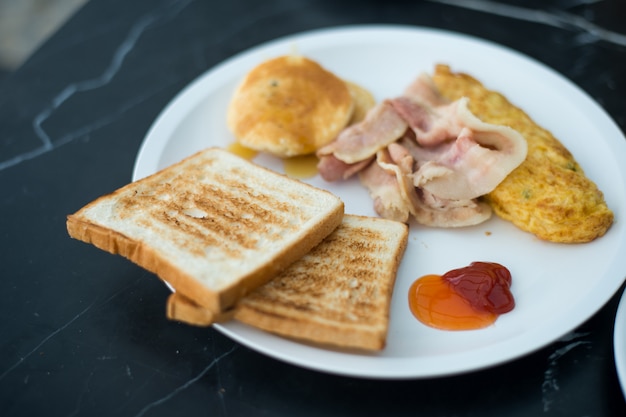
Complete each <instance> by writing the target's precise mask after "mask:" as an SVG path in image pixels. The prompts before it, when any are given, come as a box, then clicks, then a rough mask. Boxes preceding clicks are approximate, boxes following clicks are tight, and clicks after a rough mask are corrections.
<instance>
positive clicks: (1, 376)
mask: <svg viewBox="0 0 626 417" xmlns="http://www.w3.org/2000/svg"><path fill="white" fill-rule="evenodd" d="M94 304H95V301H94V302H93V303H91V304H90V305H88V306H87V307H85V309H84V310H83V311H81V312H80V313H78V314H77V315H75V316H74V317H73V318H72V319H71V320H70V321H68V322H67V323H65V324H64V325H63V326H61V327H59V328H58V329H56V330H55V331H53V332H52V333H50V334H49V335H48V336H46V337H44V338H43V340H42V341H41V342H39V343H38V344H37V346H35V347H34V348H33V349H31V350H30V351H29V352H28V353H26V355H24V356H22V357H21V358H19V359H18V361H17V362H15V363H14V364H13V365H11V366H10V367H9V368H8V369H7V370H5V371H4V372H3V373H2V374H0V381H1V380H2V379H4V377H5V376H7V375H8V374H9V373H11V371H13V370H14V369H15V368H17V367H18V366H20V365H21V364H22V363H23V362H24V361H25V360H26V359H28V358H29V357H30V356H31V355H32V354H34V353H35V352H37V351H38V350H39V348H41V347H42V346H43V345H44V344H46V342H47V341H48V340H50V339H52V338H53V337H54V336H56V335H57V334H59V333H60V332H62V331H63V330H65V329H66V328H67V327H68V326H70V325H71V324H72V323H74V322H75V321H76V320H78V319H79V318H80V317H81V316H83V315H84V314H85V313H86V312H87V311H89V309H90V308H91V307H93V305H94Z"/></svg>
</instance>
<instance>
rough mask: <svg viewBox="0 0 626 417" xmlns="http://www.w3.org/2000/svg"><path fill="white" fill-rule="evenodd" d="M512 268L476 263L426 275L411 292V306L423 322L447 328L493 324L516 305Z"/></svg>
mask: <svg viewBox="0 0 626 417" xmlns="http://www.w3.org/2000/svg"><path fill="white" fill-rule="evenodd" d="M511 284H512V279H511V273H510V272H509V270H508V269H507V268H506V267H504V266H502V265H500V264H498V263H495V262H473V263H471V264H470V265H469V266H467V267H463V268H459V269H454V270H451V271H449V272H446V273H445V274H443V275H425V276H423V277H420V278H419V279H417V280H416V281H415V282H414V283H413V285H412V286H411V289H410V291H409V307H410V309H411V312H412V313H413V315H414V316H415V317H416V318H417V319H418V320H420V321H421V322H422V323H424V324H426V325H428V326H431V327H435V328H438V329H443V330H473V329H480V328H483V327H487V326H489V325H491V324H493V323H494V322H495V321H496V319H497V318H498V316H499V315H500V314H504V313H507V312H509V311H511V310H513V308H514V307H515V299H514V298H513V294H512V293H511V291H510V287H511Z"/></svg>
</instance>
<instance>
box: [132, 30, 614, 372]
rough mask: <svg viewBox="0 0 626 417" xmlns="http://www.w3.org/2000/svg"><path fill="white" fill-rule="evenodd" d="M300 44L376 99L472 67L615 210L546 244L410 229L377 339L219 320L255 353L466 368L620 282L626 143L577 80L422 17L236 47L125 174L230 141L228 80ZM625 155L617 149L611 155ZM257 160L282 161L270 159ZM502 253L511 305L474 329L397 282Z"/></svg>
mask: <svg viewBox="0 0 626 417" xmlns="http://www.w3.org/2000/svg"><path fill="white" fill-rule="evenodd" d="M294 50H295V51H297V52H299V53H300V54H303V55H305V56H307V57H309V58H312V59H315V60H316V61H318V62H319V63H320V64H322V65H323V66H325V67H326V68H328V69H329V70H331V71H333V72H334V73H335V74H337V75H338V76H340V77H342V78H344V79H347V80H351V81H353V82H356V83H358V84H360V85H362V86H364V87H366V88H368V89H369V90H370V91H371V92H372V93H373V94H374V95H375V97H376V98H377V99H379V100H380V99H383V98H387V97H393V96H396V95H399V94H401V93H402V91H403V90H404V88H405V86H407V85H408V84H409V83H410V82H411V81H413V80H414V79H415V78H416V77H417V75H418V74H419V73H421V72H424V71H426V72H431V71H432V70H433V66H434V64H435V63H447V64H449V65H450V66H451V67H452V69H453V70H455V71H464V72H468V73H470V74H472V75H474V76H475V77H477V78H478V79H479V80H481V81H482V82H483V83H485V84H486V85H487V86H488V87H489V88H491V89H495V90H498V91H500V92H502V93H504V94H505V95H506V96H507V97H508V98H509V99H510V100H511V101H512V102H513V103H515V104H517V105H519V106H521V107H522V108H523V109H524V110H526V111H527V113H529V114H530V116H531V117H533V118H534V119H535V121H536V122H538V123H539V124H540V125H542V126H544V127H546V128H548V129H549V130H551V131H552V132H553V133H554V134H555V135H556V136H557V137H558V138H560V139H561V140H562V142H563V143H564V144H565V145H566V146H567V147H568V148H569V149H570V151H572V152H573V154H574V155H575V157H576V158H577V159H578V161H579V162H580V163H581V165H582V167H583V168H584V169H585V171H586V173H587V175H588V176H589V177H590V178H592V179H593V180H594V181H595V182H596V183H597V184H598V185H599V186H600V188H601V189H602V190H603V191H604V193H605V197H606V200H607V202H608V205H609V206H610V207H611V208H612V210H613V211H614V212H615V213H616V215H617V217H616V222H615V224H614V225H613V227H612V228H611V229H610V230H609V232H608V233H607V234H606V235H605V236H604V237H602V238H601V239H598V240H596V241H594V242H592V243H588V244H581V245H560V244H554V243H547V242H542V241H540V240H538V239H536V238H535V237H534V236H532V235H530V234H528V233H524V232H522V231H520V230H518V229H517V228H515V227H514V226H512V225H511V224H509V223H507V222H505V221H502V220H500V219H498V218H496V217H494V218H492V219H491V220H489V221H488V222H486V223H483V224H481V225H479V226H476V227H470V228H466V229H462V230H458V229H455V230H444V229H429V228H425V227H419V226H413V227H412V228H411V232H410V237H409V244H408V248H407V251H406V255H405V257H404V259H403V262H402V264H401V266H400V269H399V273H398V277H397V281H396V286H395V290H394V294H393V300H392V309H391V322H390V328H389V334H388V341H387V347H386V348H385V349H384V350H383V351H382V352H380V353H375V354H356V353H353V352H341V351H335V350H332V349H322V348H318V347H314V346H309V345H307V344H302V343H297V342H293V341H290V340H286V339H283V338H281V337H277V336H273V335H271V334H268V333H264V332H262V331H258V330H255V329H253V328H250V327H247V326H245V325H242V324H240V323H236V322H232V323H227V324H221V325H216V326H215V328H216V329H218V330H219V331H221V332H223V333H224V334H226V335H227V336H229V337H231V338H232V339H234V340H236V341H238V342H240V343H241V344H244V345H246V346H249V347H250V348H252V349H255V350H257V351H259V352H262V353H263V354H266V355H269V356H271V357H274V358H277V359H280V360H282V361H286V362H289V363H292V364H296V365H299V366H303V367H306V368H310V369H315V370H319V371H324V372H329V373H336V374H342V375H350V376H358V377H369V378H421V377H433V376H441V375H450V374H455V373H461V372H467V371H471V370H476V369H480V368H485V367H489V366H493V365H496V364H500V363H502V362H505V361H509V360H512V359H515V358H518V357H520V356H522V355H525V354H528V353H529V352H532V351H534V350H536V349H538V348H541V347H543V346H545V345H547V344H549V343H550V342H552V341H554V340H556V339H557V338H559V337H561V336H562V335H564V334H565V333H567V332H569V331H570V330H572V329H574V328H575V327H577V326H578V325H579V324H581V323H582V322H583V321H585V320H586V319H587V318H589V317H590V316H592V315H593V314H594V313H595V312H596V311H597V310H598V309H600V308H601V307H602V306H603V305H604V303H605V302H606V301H608V299H609V298H610V297H611V296H612V295H613V294H614V293H615V292H616V291H617V290H618V288H619V286H620V284H621V283H622V281H623V279H624V275H625V271H626V258H624V257H623V256H622V254H623V253H626V232H625V228H626V222H624V221H621V219H620V218H619V216H620V214H621V213H624V210H625V207H626V201H625V200H626V195H625V193H626V185H625V180H626V164H624V161H623V159H624V157H625V155H626V141H625V139H624V136H623V135H622V133H621V132H620V130H619V129H618V128H617V126H616V125H615V123H614V122H613V121H612V120H611V119H610V118H609V117H608V116H607V114H606V113H605V112H604V111H603V110H602V109H601V108H600V107H599V106H598V105H597V104H596V103H595V102H594V101H593V100H591V99H590V98H589V97H588V96H587V95H586V94H585V93H583V92H582V91H581V90H580V89H579V88H578V87H576V86H575V85H573V84H572V83H570V82H568V81H567V80H566V79H565V78H563V77H562V76H560V75H559V74H557V73H555V72H554V71H552V70H550V69H549V68H546V67H545V66H543V65H541V64H539V63H538V62H536V61H534V60H532V59H529V58H528V57H525V56H523V55H521V54H519V53H517V52H514V51H511V50H509V49H506V48H503V47H501V46H498V45H495V44H492V43H489V42H485V41H483V40H479V39H475V38H470V37H467V36H463V35H459V34H454V33H449V32H443V31H438V30H432V29H422V28H416V27H397V26H355V27H343V28H335V29H326V30H320V31H315V32H308V33H303V34H297V35H294V36H289V37H286V38H282V39H279V40H276V41H272V42H269V43H266V44H263V45H261V46H258V47H255V48H252V49H250V50H248V51H245V52H243V53H241V54H239V55H237V56H235V57H233V58H231V59H229V60H227V61H225V62H223V63H222V64H220V65H218V66H216V67H214V68H213V69H211V70H209V71H207V72H206V73H205V74H204V75H202V76H200V77H199V78H198V79H196V80H195V81H194V82H192V83H191V84H190V85H189V86H188V87H187V88H185V89H184V90H183V91H181V92H180V94H179V95H178V96H177V97H175V98H174V99H173V100H172V102H171V103H170V104H169V105H168V106H167V107H166V108H165V109H164V111H163V112H162V113H161V115H160V116H159V117H158V119H157V120H156V121H155V123H154V124H153V126H152V127H151V129H150V131H149V132H148V134H147V136H146V138H145V140H144V143H143V144H142V147H141V149H140V152H139V154H138V156H137V160H136V165H135V170H134V173H133V179H134V180H136V179H139V178H142V177H144V176H146V175H148V174H151V173H153V172H155V171H157V170H159V169H161V168H164V167H166V166H168V165H170V164H171V163H174V162H177V161H179V160H180V159H182V158H184V157H186V156H188V155H190V154H192V153H194V152H196V151H198V150H200V149H203V148H205V147H208V146H223V147H225V146H227V145H228V144H230V143H231V142H232V141H233V137H232V135H231V134H230V133H229V131H228V129H227V127H226V122H225V120H226V108H227V105H228V102H229V100H230V97H231V95H232V93H233V90H234V88H235V87H236V85H237V83H238V82H239V81H240V80H241V79H242V77H243V76H244V75H245V74H246V73H247V72H248V71H249V70H251V69H252V68H253V67H254V66H256V65H257V64H259V63H260V62H262V61H264V60H266V59H269V58H272V57H275V56H278V55H283V54H289V53H291V52H293V51H294ZM620 159H621V160H620ZM256 162H258V163H259V164H261V165H264V166H267V167H269V168H271V169H274V170H276V171H279V172H283V168H282V164H281V162H280V161H279V160H278V159H274V158H271V157H267V156H260V157H258V158H257V159H256ZM307 182H309V183H311V184H313V185H316V186H319V187H322V188H326V189H328V190H330V191H332V192H334V193H335V194H337V195H338V196H340V197H341V198H342V199H343V201H344V202H345V205H346V212H348V213H354V214H363V215H374V211H373V209H372V203H371V200H370V199H369V197H368V194H367V192H366V190H365V189H364V188H363V187H362V186H361V185H360V184H359V183H358V181H348V182H342V183H336V184H335V183H333V184H330V183H326V182H324V181H323V180H322V179H321V178H319V176H318V177H315V178H312V179H310V180H307ZM477 260H482V261H493V262H499V263H501V264H503V265H506V266H507V267H508V268H509V269H510V271H511V273H512V275H513V286H512V291H513V293H514V295H515V298H516V302H517V306H516V308H515V309H514V310H513V311H512V312H511V313H508V314H505V315H503V316H501V317H500V318H499V319H498V320H497V322H496V323H495V324H494V325H492V326H490V327H488V328H486V329H483V330H476V331H459V332H450V331H440V330H435V329H432V328H428V327H426V326H424V325H422V324H421V323H419V322H418V321H417V320H416V319H415V318H414V317H413V316H412V315H411V312H410V311H409V306H408V303H407V293H408V289H409V286H410V285H411V283H412V282H413V281H414V280H415V279H416V278H418V277H419V276H421V275H424V274H429V273H444V272H446V271H448V270H450V269H454V268H458V267H462V266H465V265H467V264H469V263H471V262H472V261H477Z"/></svg>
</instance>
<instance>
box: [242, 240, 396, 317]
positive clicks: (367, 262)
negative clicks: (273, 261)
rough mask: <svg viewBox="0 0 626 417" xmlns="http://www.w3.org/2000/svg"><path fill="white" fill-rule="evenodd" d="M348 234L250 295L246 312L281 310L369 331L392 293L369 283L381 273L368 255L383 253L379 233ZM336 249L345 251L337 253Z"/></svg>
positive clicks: (379, 265)
mask: <svg viewBox="0 0 626 417" xmlns="http://www.w3.org/2000/svg"><path fill="white" fill-rule="evenodd" d="M351 233H352V235H347V234H342V233H334V234H332V235H330V236H329V237H328V238H327V239H326V241H325V242H324V244H322V245H319V246H317V247H316V248H314V249H313V250H312V251H311V253H310V255H307V256H305V257H303V258H302V259H301V260H300V261H299V262H298V264H297V265H294V266H292V268H290V269H289V270H288V271H286V273H284V274H281V275H279V276H278V277H277V278H275V279H274V280H272V281H271V282H269V283H268V284H266V285H265V286H263V287H261V288H259V289H257V291H255V293H253V294H251V295H249V296H248V298H247V299H245V300H244V301H243V302H244V304H245V305H246V308H249V309H252V310H256V311H258V312H262V313H263V314H266V315H273V316H277V317H280V316H281V314H280V311H281V310H284V311H291V312H292V314H293V311H298V312H299V313H301V314H302V315H303V316H304V315H306V314H307V313H311V312H315V315H316V316H317V317H318V319H320V320H324V319H328V320H337V318H338V317H341V320H343V321H346V322H362V321H364V320H365V321H367V322H369V325H370V326H371V325H377V324H380V323H382V319H381V321H380V323H378V320H377V318H380V317H383V316H382V315H380V313H379V312H378V311H379V310H380V311H384V310H385V309H386V306H385V305H384V304H383V303H380V299H381V297H383V296H384V294H385V293H386V292H388V291H391V289H390V288H388V287H387V286H386V285H385V284H381V283H378V282H376V283H374V284H372V283H371V280H372V272H374V273H376V271H381V270H382V268H383V261H382V260H381V259H378V258H377V257H375V256H372V254H375V253H378V252H379V251H380V252H383V251H384V248H383V246H384V242H385V240H384V239H385V236H384V233H382V232H379V231H375V230H359V231H358V234H359V236H358V237H357V238H355V237H354V236H355V234H356V233H357V231H356V229H354V230H352V231H351ZM336 247H343V248H347V249H346V250H343V249H342V251H340V252H337V251H336V250H334V249H333V248H336ZM327 259H332V260H333V261H332V262H326V261H325V260H327ZM330 298H332V299H333V300H335V301H329V299H330ZM321 300H324V301H321ZM342 300H350V301H349V302H346V301H342ZM319 303H324V305H323V306H322V305H320V304H319Z"/></svg>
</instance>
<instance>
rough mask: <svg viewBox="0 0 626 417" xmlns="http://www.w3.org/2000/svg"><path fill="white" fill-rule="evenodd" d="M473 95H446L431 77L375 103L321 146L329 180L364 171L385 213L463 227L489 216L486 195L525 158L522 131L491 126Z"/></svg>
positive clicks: (323, 169) (380, 211) (380, 210)
mask: <svg viewBox="0 0 626 417" xmlns="http://www.w3.org/2000/svg"><path fill="white" fill-rule="evenodd" d="M468 104H469V103H468V100H467V99H466V98H460V99H459V100H456V101H449V100H446V99H444V98H443V97H442V96H441V95H440V94H439V92H438V90H437V88H436V87H435V85H434V84H433V82H432V80H431V79H430V77H429V76H428V75H426V74H422V75H421V76H419V77H418V78H417V79H416V80H415V81H414V82H413V83H411V84H410V85H409V86H408V87H407V88H406V90H405V91H404V93H403V94H402V95H401V96H399V97H395V98H392V99H386V100H384V101H382V102H380V103H378V104H377V105H376V106H375V107H373V108H372V109H371V110H370V111H369V112H368V113H367V115H366V117H365V118H364V119H363V120H362V121H361V122H359V123H356V124H353V125H350V126H348V127H346V128H345V129H344V130H342V132H341V133H340V134H339V135H338V137H337V138H336V139H335V140H334V141H332V142H331V143H329V144H328V145H326V146H324V147H322V148H321V149H319V150H318V151H317V156H318V157H319V158H320V162H319V164H318V169H319V172H320V175H321V176H322V177H323V178H324V179H325V180H327V181H337V180H342V179H347V178H350V177H351V176H353V175H356V174H358V176H359V179H360V181H361V183H362V184H363V185H364V186H365V187H367V189H368V190H369V193H370V195H371V197H372V199H373V200H374V208H375V210H376V212H377V213H378V214H379V215H380V216H382V217H385V218H388V219H393V220H397V221H402V222H408V221H409V219H410V217H413V218H415V220H416V221H417V222H418V223H420V224H423V225H428V226H434V227H462V226H470V225H475V224H478V223H481V222H483V221H485V220H487V219H488V218H489V217H490V216H491V210H490V208H489V206H488V205H487V204H486V203H484V202H483V201H481V199H480V198H481V197H482V196H483V195H485V194H487V193H489V192H490V191H492V190H493V189H494V188H495V187H496V186H497V185H498V184H499V183H500V182H501V181H502V180H503V179H504V178H505V177H506V176H507V175H508V174H509V173H510V172H511V171H512V170H514V169H515V168H516V167H517V166H519V164H521V163H522V161H523V160H524V158H525V157H526V151H527V149H526V148H527V145H526V141H525V140H524V138H523V137H522V136H521V135H520V134H519V132H517V131H515V130H514V129H511V128H510V127H507V126H502V125H497V124H490V123H485V122H483V121H482V120H480V119H478V118H477V117H476V116H475V115H474V114H472V112H471V111H470V110H469V107H468Z"/></svg>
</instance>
